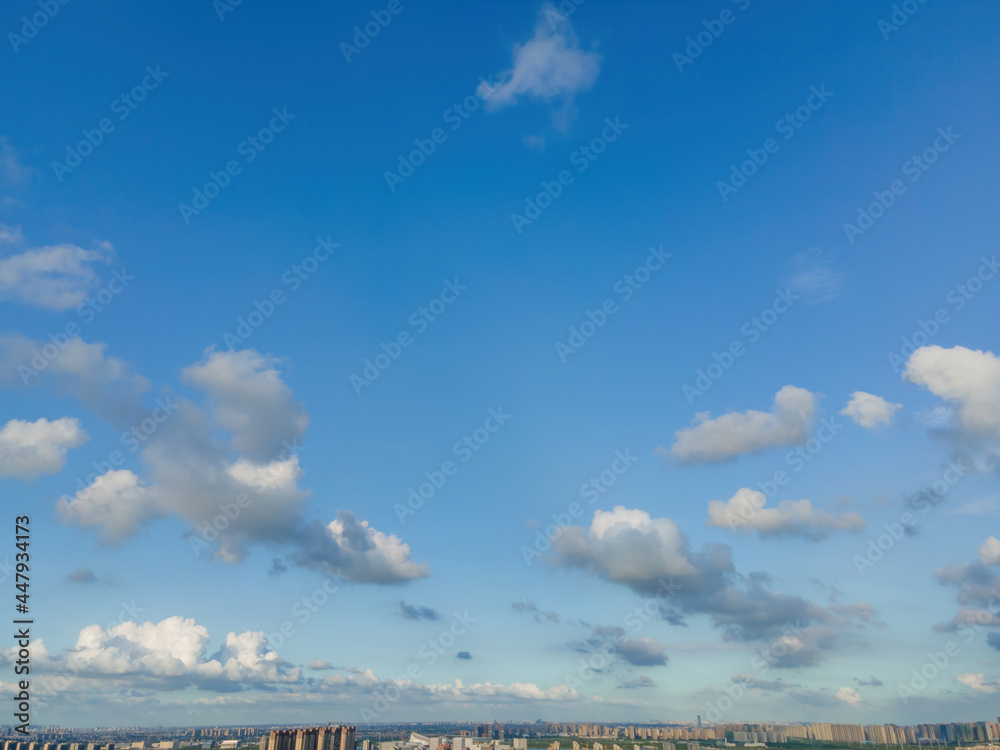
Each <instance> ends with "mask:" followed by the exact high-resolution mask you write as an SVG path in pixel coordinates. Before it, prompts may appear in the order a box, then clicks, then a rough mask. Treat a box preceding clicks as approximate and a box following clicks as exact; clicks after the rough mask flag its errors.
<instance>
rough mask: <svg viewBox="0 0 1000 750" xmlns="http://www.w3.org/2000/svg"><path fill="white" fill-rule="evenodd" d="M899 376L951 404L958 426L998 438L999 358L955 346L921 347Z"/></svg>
mask: <svg viewBox="0 0 1000 750" xmlns="http://www.w3.org/2000/svg"><path fill="white" fill-rule="evenodd" d="M903 377H904V378H906V379H907V380H909V381H910V382H912V383H916V384H917V385H920V386H923V387H924V388H926V389H927V390H929V391H930V392H931V393H933V394H934V395H936V396H939V397H940V398H943V399H944V400H946V401H950V402H952V403H954V404H955V405H956V407H957V410H958V420H959V423H960V424H961V426H962V428H964V429H965V430H966V431H968V432H969V433H970V434H973V435H976V436H980V437H986V438H990V439H1000V358H998V357H997V356H996V355H995V354H993V352H984V351H980V350H974V349H966V348H965V347H964V346H955V347H952V348H951V349H944V348H942V347H940V346H923V347H921V348H919V349H917V350H916V351H915V352H914V353H913V354H912V355H910V359H909V361H908V362H907V363H906V369H905V370H904V371H903Z"/></svg>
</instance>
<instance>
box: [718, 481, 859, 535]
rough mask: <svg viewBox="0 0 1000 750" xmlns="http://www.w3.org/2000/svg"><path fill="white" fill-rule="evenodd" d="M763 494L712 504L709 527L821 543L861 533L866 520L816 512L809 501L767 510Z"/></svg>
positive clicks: (740, 494)
mask: <svg viewBox="0 0 1000 750" xmlns="http://www.w3.org/2000/svg"><path fill="white" fill-rule="evenodd" d="M766 503H767V496H766V495H764V493H763V492H758V491H756V490H752V489H749V488H747V487H743V488H741V489H740V490H738V491H737V492H736V494H735V495H733V496H732V497H731V498H729V500H728V501H722V500H712V501H711V502H709V504H708V520H707V521H706V522H705V525H706V526H709V527H715V528H729V529H732V530H733V531H736V532H740V533H744V534H748V533H752V532H754V531H756V532H758V533H759V534H760V535H761V536H782V535H787V536H804V537H807V538H810V539H821V538H823V537H825V536H827V535H828V534H829V533H830V532H831V531H860V530H861V529H863V528H864V527H865V520H864V519H863V518H862V517H861V516H860V515H858V514H857V513H853V512H847V513H840V514H835V513H827V512H826V511H822V510H820V511H817V510H815V509H813V506H812V503H810V502H809V501H808V500H783V501H782V502H781V503H779V504H778V506H777V507H776V508H767V507H765V505H766Z"/></svg>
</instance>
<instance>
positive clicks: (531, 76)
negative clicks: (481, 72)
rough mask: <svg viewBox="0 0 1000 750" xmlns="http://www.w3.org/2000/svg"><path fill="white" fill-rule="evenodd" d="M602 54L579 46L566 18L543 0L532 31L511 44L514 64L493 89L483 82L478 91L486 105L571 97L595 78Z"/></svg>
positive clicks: (568, 98) (584, 88)
mask: <svg viewBox="0 0 1000 750" xmlns="http://www.w3.org/2000/svg"><path fill="white" fill-rule="evenodd" d="M600 69H601V56H600V55H599V54H598V53H596V52H593V51H586V50H583V49H581V48H580V44H579V42H578V40H577V38H576V35H575V34H574V33H573V29H572V27H571V26H570V23H569V21H568V20H566V19H565V17H563V16H562V15H561V14H560V13H559V12H558V11H556V9H555V8H554V7H553V6H552V4H551V3H546V4H545V5H544V6H543V7H542V11H541V13H540V14H539V18H538V22H537V24H536V25H535V35H534V36H533V37H532V38H531V39H530V40H528V41H527V42H525V43H524V44H521V45H517V46H515V47H514V61H513V67H512V68H511V69H510V70H508V71H505V72H504V73H502V74H500V77H499V78H500V82H499V83H498V84H497V85H496V86H495V87H494V88H493V89H492V91H491V90H490V89H489V88H488V87H486V86H485V85H484V86H483V87H481V88H480V92H479V93H480V95H481V96H484V97H487V99H486V102H487V107H488V108H490V109H494V110H496V109H501V108H502V107H506V106H508V105H511V104H515V103H517V102H518V101H519V100H520V99H522V98H525V97H527V98H529V99H531V100H535V101H543V102H548V101H552V100H556V99H561V100H565V101H567V102H569V101H571V100H572V98H573V96H574V95H575V94H577V93H579V92H581V91H586V90H587V89H589V88H590V87H591V86H593V85H594V82H595V81H596V80H597V76H598V73H599V72H600Z"/></svg>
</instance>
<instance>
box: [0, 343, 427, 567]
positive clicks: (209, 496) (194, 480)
mask: <svg viewBox="0 0 1000 750" xmlns="http://www.w3.org/2000/svg"><path fill="white" fill-rule="evenodd" d="M11 342H13V343H11ZM4 343H5V341H4V340H0V361H4V357H6V360H13V361H17V360H18V358H19V356H20V357H22V358H23V356H24V355H25V353H27V356H28V358H29V359H30V356H31V355H30V349H31V346H32V344H33V343H34V342H30V341H27V340H17V339H10V338H8V339H7V340H6V343H7V344H8V346H7V348H6V350H5V349H4ZM22 361H23V359H22ZM60 373H64V374H66V375H67V376H68V377H69V378H70V379H69V382H68V384H67V388H68V389H69V390H70V391H71V393H73V395H77V396H79V397H80V398H81V400H84V401H85V402H87V403H88V404H89V403H91V402H97V404H96V408H101V407H102V406H103V405H104V404H103V402H102V398H103V396H104V394H105V392H106V391H108V390H113V391H116V392H117V393H118V394H119V395H120V396H121V397H122V401H121V404H122V405H123V406H124V404H125V403H126V402H128V403H130V405H131V408H132V409H133V410H134V409H135V408H136V407H139V406H141V401H140V399H139V398H138V395H137V393H136V392H139V391H141V390H143V389H144V388H148V383H147V382H146V381H145V379H143V378H140V377H139V376H137V375H134V374H132V372H131V369H130V368H128V367H127V365H126V364H125V363H124V362H121V361H120V360H117V359H115V358H111V357H106V356H105V355H104V347H103V346H100V345H93V344H84V343H83V342H82V341H80V339H72V340H70V342H69V344H67V346H66V348H65V349H64V350H63V351H62V352H61V353H60V354H59V355H58V356H57V357H56V358H55V359H54V360H52V361H51V362H50V363H49V365H48V367H47V369H46V370H45V371H44V375H43V376H44V377H48V376H55V375H58V374H60ZM183 377H184V380H185V382H187V383H189V384H191V385H192V386H194V387H195V388H197V389H199V390H201V391H202V392H203V393H204V394H205V397H206V400H207V402H208V403H207V405H206V410H203V409H201V408H199V407H198V406H196V405H195V404H193V403H192V402H190V401H188V400H186V399H183V398H178V399H177V401H176V403H175V404H174V408H173V411H172V413H171V414H170V415H169V416H168V417H167V418H166V419H165V420H164V421H163V422H162V423H159V424H158V426H157V429H156V432H155V433H153V434H152V435H151V436H150V437H149V438H148V439H147V441H146V442H145V443H144V444H143V446H144V447H143V448H142V451H141V453H140V456H141V459H142V462H143V465H144V467H145V471H144V472H143V473H142V474H141V475H140V474H138V473H136V472H134V471H131V470H126V469H116V470H112V471H109V472H108V473H106V474H104V475H103V476H101V477H98V478H97V479H96V480H94V481H93V482H92V483H91V485H90V486H89V487H86V488H83V489H81V490H80V491H79V492H77V493H76V494H75V495H74V496H73V497H65V496H64V497H63V498H62V499H61V500H60V501H59V503H58V506H57V507H58V511H59V514H60V516H61V518H62V519H63V521H64V522H67V523H73V524H76V525H78V526H80V527H83V528H95V529H96V530H97V533H98V536H99V538H100V539H101V541H102V542H104V543H108V544H119V543H121V542H122V541H124V540H125V539H126V538H128V537H130V536H134V535H135V534H138V533H139V532H140V530H141V529H142V527H144V526H145V525H148V524H150V523H152V522H154V521H156V520H158V519H160V518H165V517H169V516H177V517H179V518H180V519H182V520H183V521H184V522H186V523H187V524H188V526H189V527H190V536H189V542H190V545H191V547H192V549H193V550H194V551H195V552H196V553H200V552H201V551H202V550H203V549H205V548H209V549H211V550H213V551H214V553H215V554H216V556H218V557H219V558H221V559H222V560H224V561H226V562H228V563H237V562H240V561H241V560H243V559H244V558H245V557H246V554H247V551H248V549H249V548H250V547H251V546H253V545H268V546H271V547H276V548H282V549H284V550H285V551H287V560H288V561H289V562H292V563H295V564H298V565H301V566H303V567H308V568H313V569H316V570H320V571H323V572H324V573H327V574H329V573H331V572H332V571H333V570H339V571H340V573H341V574H342V575H344V576H345V577H346V578H348V579H350V580H353V581H356V582H363V583H380V584H383V583H384V584H388V583H399V582H403V581H408V580H412V579H414V578H421V577H424V576H427V575H429V573H430V570H429V568H428V567H427V565H425V564H422V563H416V562H413V561H412V560H411V559H410V547H409V545H407V544H405V543H403V541H402V540H401V539H399V537H397V536H395V535H392V534H386V533H384V532H381V531H379V530H377V529H374V528H372V527H371V526H369V524H368V522H367V521H364V520H359V519H357V518H356V517H355V516H354V514H353V513H351V512H350V511H346V510H342V511H339V512H338V513H337V514H336V517H335V518H334V519H333V520H332V521H331V522H329V523H327V524H324V523H322V522H321V521H318V520H312V519H307V518H306V517H305V510H306V503H307V500H308V498H309V495H310V493H309V492H308V491H307V490H305V489H303V488H301V487H300V486H299V482H300V480H301V478H302V475H303V470H302V468H301V467H300V465H299V453H301V452H302V451H303V450H305V449H304V447H303V446H302V445H301V440H302V438H303V437H304V434H305V431H306V429H307V427H308V424H309V419H308V415H307V414H306V411H305V408H304V406H303V405H302V404H301V403H298V402H296V401H295V400H294V398H293V396H292V393H291V390H290V389H289V388H288V386H287V385H286V384H285V383H284V381H283V380H282V379H281V375H280V372H279V370H278V362H277V360H275V359H273V358H270V357H266V356H264V355H261V354H260V353H258V352H256V351H253V350H246V351H237V352H216V351H213V350H211V349H210V350H208V351H207V352H206V354H205V357H204V358H203V360H202V362H200V363H198V364H196V365H194V366H192V367H189V368H187V369H185V370H184V374H183ZM140 385H142V386H143V388H140V387H139V386H140ZM113 411H123V409H122V410H117V409H116V410H113ZM220 515H221V516H223V520H224V521H225V523H223V524H220V523H218V518H219V517H220ZM209 532H210V533H209ZM283 567H284V561H283V560H282V559H281V558H278V559H277V562H276V563H275V565H274V568H273V570H275V571H277V570H280V569H281V568H283Z"/></svg>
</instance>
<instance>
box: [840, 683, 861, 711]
mask: <svg viewBox="0 0 1000 750" xmlns="http://www.w3.org/2000/svg"><path fill="white" fill-rule="evenodd" d="M837 700H838V701H843V702H844V703H846V704H847V705H849V706H860V705H861V696H860V695H858V691H857V690H855V689H854V688H852V687H842V688H839V689H838V690H837Z"/></svg>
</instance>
